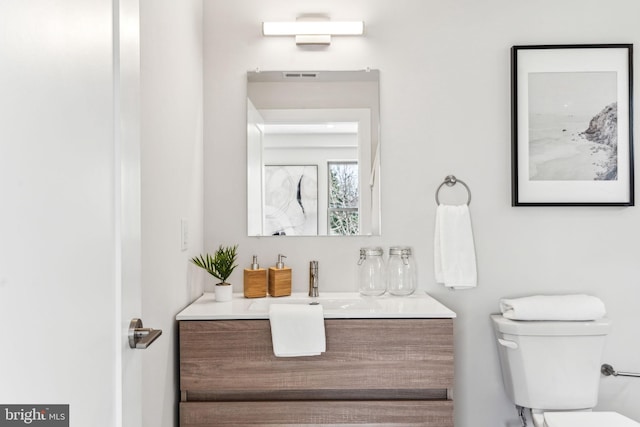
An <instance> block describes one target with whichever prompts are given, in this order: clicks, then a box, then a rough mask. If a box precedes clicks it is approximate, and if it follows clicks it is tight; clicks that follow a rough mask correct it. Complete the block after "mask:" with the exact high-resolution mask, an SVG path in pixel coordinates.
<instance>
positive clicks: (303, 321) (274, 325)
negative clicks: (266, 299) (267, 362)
mask: <svg viewBox="0 0 640 427" xmlns="http://www.w3.org/2000/svg"><path fill="white" fill-rule="evenodd" d="M269 321H270V324H271V342H272V343H273V354H275V355H276V356H277V357H297V356H318V355H320V354H321V353H322V352H324V351H326V337H325V332H324V311H323V310H322V306H321V305H307V304H271V305H270V306H269Z"/></svg>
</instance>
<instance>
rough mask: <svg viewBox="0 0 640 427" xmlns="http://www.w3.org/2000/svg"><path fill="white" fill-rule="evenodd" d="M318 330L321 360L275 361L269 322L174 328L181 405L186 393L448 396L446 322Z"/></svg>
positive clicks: (353, 324)
mask: <svg viewBox="0 0 640 427" xmlns="http://www.w3.org/2000/svg"><path fill="white" fill-rule="evenodd" d="M325 329H326V337H327V351H326V352H325V353H323V354H322V355H320V356H312V357H295V358H280V357H275V356H274V354H273V347H272V344H271V331H270V327H269V321H268V320H228V321H227V320H217V321H181V322H180V390H181V391H182V393H183V399H182V400H193V399H191V398H190V397H189V394H190V393H196V394H197V393H205V394H206V393H211V395H210V396H209V397H210V399H216V400H222V399H218V398H216V396H215V395H220V396H224V395H225V394H229V393H230V394H231V395H233V394H236V395H237V394H242V393H243V392H247V393H248V392H251V393H254V394H255V393H256V392H258V393H260V392H297V391H300V390H315V391H316V392H318V391H322V390H325V391H331V392H333V391H336V392H340V391H343V392H344V393H349V394H351V396H352V398H362V397H363V396H364V395H363V394H362V393H361V392H360V391H363V390H375V391H376V392H377V393H385V392H387V394H388V393H394V394H396V395H397V393H400V392H402V391H411V392H414V391H417V392H418V394H420V393H422V392H424V391H425V390H429V393H433V394H435V395H437V396H444V398H445V399H446V396H447V392H448V391H450V390H451V389H452V388H453V320H452V319H339V320H336V319H327V320H326V321H325ZM429 393H427V394H429ZM376 398H377V397H376ZM383 398H388V397H387V396H385V397H383ZM427 398H433V397H430V396H427ZM198 400H200V399H198Z"/></svg>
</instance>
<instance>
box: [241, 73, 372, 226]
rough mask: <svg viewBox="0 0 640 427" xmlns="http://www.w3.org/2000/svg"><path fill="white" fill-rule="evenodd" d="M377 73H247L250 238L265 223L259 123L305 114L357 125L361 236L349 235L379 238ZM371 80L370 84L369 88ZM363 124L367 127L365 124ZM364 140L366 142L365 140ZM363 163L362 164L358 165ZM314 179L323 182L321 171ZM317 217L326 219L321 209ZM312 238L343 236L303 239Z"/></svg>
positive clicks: (300, 118) (301, 119)
mask: <svg viewBox="0 0 640 427" xmlns="http://www.w3.org/2000/svg"><path fill="white" fill-rule="evenodd" d="M379 74H380V73H379V71H378V70H360V71H320V72H285V71H255V72H254V71H249V72H248V73H247V235H248V236H249V237H266V235H264V236H263V235H262V234H261V232H262V230H263V224H262V222H263V220H264V218H263V212H262V210H263V197H264V169H265V168H264V167H265V166H267V165H266V164H265V163H264V161H263V151H262V145H261V144H262V136H263V135H262V132H263V130H264V126H263V125H264V123H279V124H282V123H291V124H295V123H300V124H301V123H309V122H310V119H309V115H310V114H315V115H318V117H317V118H316V119H314V122H315V123H330V122H334V123H337V122H345V121H350V122H358V123H359V129H360V131H358V136H357V137H358V154H357V161H358V165H359V183H358V188H359V198H360V200H359V224H360V233H359V234H357V235H354V236H367V235H380V234H381V218H380V216H381V215H380V207H381V203H380V76H379ZM372 82H373V83H374V85H372V84H371V83H372ZM372 86H373V88H374V89H372ZM349 89H353V90H354V92H353V93H354V94H355V95H354V96H352V97H346V96H344V94H345V93H347V90H349ZM331 93H334V94H335V96H333V95H331V96H332V98H331V99H330V100H328V99H329V96H330V95H329V94H331ZM356 95H357V96H356ZM256 104H257V105H256ZM366 122H369V123H368V124H367V125H364V123H366ZM362 129H364V132H363V131H362ZM365 140H368V141H367V142H365ZM256 142H258V143H257V144H256ZM363 147H364V149H363ZM363 165H366V166H365V167H363ZM318 166H320V165H318ZM319 177H322V179H326V173H324V174H320V175H319ZM318 180H319V179H318ZM326 199H327V197H326V195H320V194H319V195H318V196H317V200H318V207H319V209H320V210H322V209H324V207H326V206H325V205H326ZM321 201H322V203H321ZM321 206H322V207H321ZM318 214H319V218H321V219H326V216H327V215H326V213H324V212H321V211H320V212H318ZM318 222H319V228H318V231H322V230H323V226H322V225H320V224H321V222H320V220H318ZM327 222H328V221H327ZM327 228H328V227H327ZM327 232H328V230H327ZM316 235H317V236H331V237H345V236H347V235H330V234H306V235H304V236H307V237H309V236H316ZM301 236H302V235H301Z"/></svg>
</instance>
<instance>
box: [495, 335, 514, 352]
mask: <svg viewBox="0 0 640 427" xmlns="http://www.w3.org/2000/svg"><path fill="white" fill-rule="evenodd" d="M498 342H499V343H500V345H501V346H503V347H507V348H511V349H513V350H515V349H517V348H518V343H517V342H515V341H509V340H503V339H502V338H498Z"/></svg>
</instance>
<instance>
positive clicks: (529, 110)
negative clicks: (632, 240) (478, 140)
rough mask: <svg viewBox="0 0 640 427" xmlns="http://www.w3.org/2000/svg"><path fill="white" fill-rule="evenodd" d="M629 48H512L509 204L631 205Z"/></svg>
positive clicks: (629, 46) (631, 133) (577, 46)
mask: <svg viewBox="0 0 640 427" xmlns="http://www.w3.org/2000/svg"><path fill="white" fill-rule="evenodd" d="M632 56H633V46H632V45H631V44H594V45H538V46H513V47H512V48H511V96H512V100H511V105H512V117H511V121H512V205H513V206H633V204H634V185H633V180H634V176H633V115H632V114H633V102H632V91H633V84H632V79H633V77H632V76H633V64H632Z"/></svg>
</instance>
